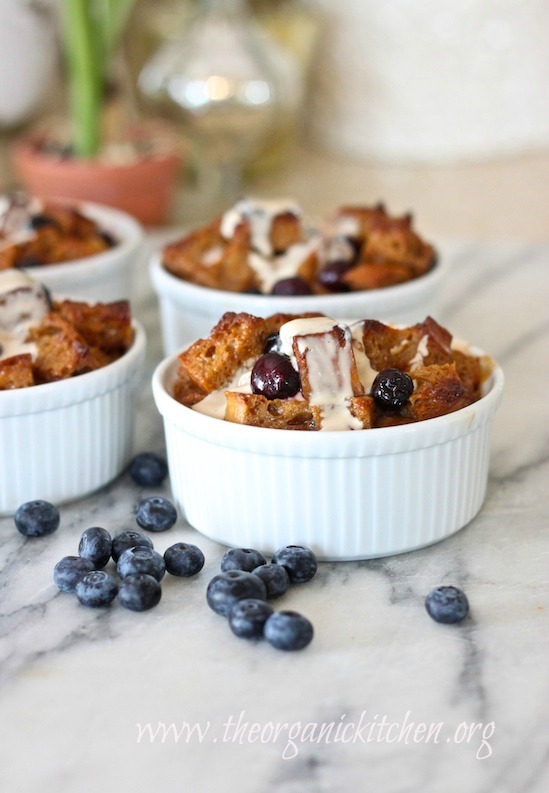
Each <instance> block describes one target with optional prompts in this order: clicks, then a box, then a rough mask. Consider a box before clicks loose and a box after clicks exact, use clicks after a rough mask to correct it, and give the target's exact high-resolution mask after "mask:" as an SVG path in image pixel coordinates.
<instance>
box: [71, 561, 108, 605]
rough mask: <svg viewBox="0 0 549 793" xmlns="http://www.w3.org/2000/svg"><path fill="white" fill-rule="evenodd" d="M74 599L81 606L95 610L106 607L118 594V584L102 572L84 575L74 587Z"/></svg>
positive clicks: (97, 571)
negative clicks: (75, 598) (76, 599)
mask: <svg viewBox="0 0 549 793" xmlns="http://www.w3.org/2000/svg"><path fill="white" fill-rule="evenodd" d="M75 592H76V597H77V598H78V600H79V601H80V603H82V605H83V606H90V607H91V608H97V607H99V606H108V605H109V604H110V603H112V601H113V600H114V598H115V597H116V593H117V592H118V584H117V583H116V581H115V579H114V578H113V577H112V575H109V573H106V572H105V571H104V570H93V571H92V572H91V573H86V575H85V576H83V577H82V578H81V579H80V581H78V583H77V584H76V587H75Z"/></svg>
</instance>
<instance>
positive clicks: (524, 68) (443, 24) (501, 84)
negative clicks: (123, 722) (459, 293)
mask: <svg viewBox="0 0 549 793" xmlns="http://www.w3.org/2000/svg"><path fill="white" fill-rule="evenodd" d="M56 4H57V3H56V0H33V1H32V2H27V0H4V2H3V3H2V5H1V7H0V126H1V130H2V160H1V163H0V167H1V170H0V188H1V189H3V190H5V189H8V188H10V187H12V186H13V184H14V177H13V173H12V171H11V168H10V162H9V158H8V155H7V152H8V149H9V146H10V144H11V143H12V142H13V141H14V140H15V139H18V138H19V137H20V136H22V135H25V134H26V133H27V132H28V131H29V129H32V128H34V126H35V125H36V124H37V123H43V122H44V119H49V118H50V117H51V116H63V113H64V110H65V107H66V90H65V74H64V71H63V65H62V56H61V53H60V45H59V36H58V29H57V24H56V20H55V16H54V15H55V6H56ZM212 6H213V7H214V9H215V10H217V12H221V13H225V14H226V13H227V12H228V11H230V12H231V13H236V14H238V15H240V16H239V24H241V25H242V26H243V28H242V29H243V30H244V32H245V33H246V34H248V26H249V25H253V26H254V30H255V31H256V32H257V30H258V29H259V30H260V31H261V35H263V36H267V37H268V38H269V40H270V42H271V44H272V43H273V42H274V46H275V47H278V48H279V50H280V51H281V52H283V53H284V57H286V59H287V60H286V66H285V67H284V68H286V71H284V68H281V69H279V73H278V79H279V81H280V85H279V88H278V93H277V95H276V98H275V100H274V106H275V112H274V115H272V116H271V122H270V123H269V124H268V129H267V130H266V131H265V130H264V131H263V132H262V133H261V135H259V136H258V140H257V141H255V142H254V144H253V145H248V143H246V144H243V145H241V146H240V149H239V148H238V147H236V149H234V153H233V155H231V156H232V158H233V160H234V159H238V160H239V162H240V164H241V168H242V169H243V171H244V176H243V182H242V183H241V185H239V186H238V190H239V191H240V192H247V193H255V194H259V195H273V196H274V195H281V194H284V195H292V196H295V197H296V198H297V199H298V200H299V201H300V202H301V203H302V204H303V206H304V207H305V210H306V212H308V213H309V214H310V215H312V216H314V215H318V214H320V213H324V212H326V211H329V210H330V209H332V208H334V207H335V206H336V205H337V204H338V203H342V202H345V203H352V202H355V203H359V202H363V203H368V202H372V201H377V200H379V199H383V200H385V201H386V202H387V204H388V206H389V208H390V210H391V211H394V212H401V211H407V210H412V211H413V212H414V213H415V214H416V217H417V221H418V224H419V228H420V229H421V230H422V231H423V232H424V233H425V234H427V235H430V236H431V237H433V236H435V237H440V236H442V237H477V238H478V237H484V238H494V237H500V238H519V239H523V238H527V239H547V238H548V236H549V230H548V229H549V223H547V220H548V218H547V210H546V206H547V192H548V190H549V187H548V184H549V91H547V85H549V47H548V46H547V30H549V4H547V3H546V2H544V0H460V1H459V2H453V3H449V2H440V1H439V0H417V2H414V3H410V2H408V0H392V2H390V3H379V2H375V0H340V1H339V2H338V3H337V5H335V4H333V3H331V2H328V0H310V1H309V2H307V1H306V0H242V2H237V0H230V2H229V0H225V2H223V1H222V0H221V2H220V1H219V0H218V2H215V1H214V2H212V0H209V2H205V3H201V2H198V1H197V0H137V2H136V3H135V6H134V9H133V13H132V16H131V18H130V22H129V26H128V30H127V32H126V36H125V41H124V48H123V54H124V60H125V64H126V67H127V72H126V76H127V78H128V79H127V80H126V82H125V84H124V85H125V91H126V93H130V94H131V96H129V97H128V96H126V97H124V105H125V107H126V108H128V107H131V108H132V111H131V112H137V113H138V114H139V115H140V116H142V117H151V116H153V117H154V116H163V117H168V118H169V120H170V123H172V124H173V128H174V130H175V131H176V133H177V135H178V136H179V138H180V139H181V140H183V141H184V142H185V146H186V157H185V164H184V167H183V168H182V171H181V179H180V190H179V192H178V196H177V201H176V203H175V205H174V208H173V213H172V217H171V222H172V223H173V224H175V225H177V226H181V225H188V224H189V223H192V222H196V221H198V220H204V219H206V217H207V216H208V215H209V214H210V215H211V214H212V213H213V212H214V211H217V210H218V209H219V201H217V202H216V201H214V200H213V199H214V196H213V195H212V196H211V198H212V201H211V204H209V203H208V195H207V194H206V196H205V200H200V201H199V200H198V199H197V189H198V188H197V178H196V175H197V172H199V171H200V169H201V168H202V166H203V165H205V164H208V160H211V161H212V162H213V154H212V152H213V151H214V149H215V145H209V146H208V147H206V148H205V149H204V148H202V150H199V151H198V156H194V155H196V151H195V149H196V146H194V145H193V140H192V130H191V133H189V129H190V127H189V124H188V118H186V119H183V117H182V114H181V113H180V112H179V109H178V108H175V110H174V108H173V107H172V112H167V110H166V104H165V103H164V105H163V106H161V105H159V104H155V103H152V102H150V101H149V99H148V98H147V97H145V96H144V95H143V92H142V91H141V90H140V89H139V87H138V79H139V74H140V72H141V71H142V69H143V67H144V66H145V65H146V64H147V63H148V62H150V60H151V58H152V57H153V56H154V55H155V53H158V51H159V49H162V48H163V47H165V46H166V45H167V44H170V43H172V44H173V42H175V46H176V47H177V46H181V47H183V46H184V44H185V37H186V36H188V35H189V30H191V27H190V26H191V20H192V19H193V18H194V17H195V16H196V14H197V13H198V14H204V13H205V10H206V9H207V8H208V7H209V8H210V9H211V7H212ZM191 35H195V34H191ZM254 35H256V33H254ZM271 44H269V45H268V46H271ZM228 46H229V45H228V44H227V47H228ZM265 46H266V47H267V44H266V45H265ZM210 54H211V53H210ZM218 55H219V58H218V61H220V62H221V63H222V64H223V63H224V64H225V65H226V68H228V64H229V63H231V62H232V60H234V59H235V58H238V52H236V53H235V51H234V48H233V50H232V51H231V50H230V49H229V48H228V49H227V51H226V52H220V53H218ZM208 57H210V56H208ZM208 57H206V58H205V59H206V64H205V68H208V66H209V64H208V62H207V61H208ZM2 60H3V61H4V62H3V63H2ZM259 60H260V61H261V56H259ZM6 64H8V65H6ZM288 64H290V66H289V65H288ZM260 66H262V64H261V63H260ZM262 67H263V68H264V67H265V64H264V63H263V66H262ZM212 68H213V67H212ZM291 69H293V72H292V71H291ZM218 71H219V69H218ZM292 75H293V78H292ZM223 123H224V122H221V123H220V126H219V135H220V136H221V137H223ZM226 123H227V124H228V123H229V122H226ZM201 129H202V128H201ZM201 134H202V133H201ZM189 135H190V137H189ZM224 139H225V140H226V139H227V135H225V138H224ZM216 140H217V138H216ZM242 140H243V138H242ZM250 140H251V138H250ZM212 162H210V163H209V164H210V165H211V164H212ZM213 165H214V168H215V163H213ZM239 167H240V166H239ZM213 172H214V171H213V170H212V168H210V171H209V175H208V178H210V180H211V179H212V178H213V177H212V173H213ZM202 198H204V197H202ZM231 198H232V194H230V191H229V192H227V195H226V196H222V197H221V203H223V201H225V203H227V202H228V201H230V200H231Z"/></svg>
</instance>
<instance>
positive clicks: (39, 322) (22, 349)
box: [0, 269, 133, 390]
mask: <svg viewBox="0 0 549 793" xmlns="http://www.w3.org/2000/svg"><path fill="white" fill-rule="evenodd" d="M132 341H133V328H132V321H131V310H130V305H129V302H128V301H126V300H119V301H116V302H112V303H97V304H94V305H90V304H88V303H84V302H77V301H74V300H52V299H51V297H50V295H49V293H48V291H47V290H46V289H45V288H44V287H43V286H42V285H41V284H40V283H38V282H37V281H36V280H34V279H33V278H31V277H30V276H29V275H27V274H26V273H25V272H22V271H19V270H13V269H9V270H6V271H5V272H0V390H8V389H15V388H25V387H28V386H33V385H39V384H41V383H49V382H52V381H55V380H65V379H67V378H70V377H74V376H76V375H80V374H84V373H85V372H90V371H93V370H95V369H100V368H101V367H103V366H106V365H107V364H109V363H111V362H112V361H114V360H116V359H117V358H120V357H121V356H122V355H123V354H124V353H125V352H126V351H127V350H128V349H129V347H130V346H131V344H132Z"/></svg>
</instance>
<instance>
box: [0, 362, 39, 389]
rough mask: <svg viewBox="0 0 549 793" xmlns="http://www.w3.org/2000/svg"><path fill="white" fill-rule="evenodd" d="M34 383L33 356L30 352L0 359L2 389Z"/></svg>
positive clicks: (24, 386)
mask: <svg viewBox="0 0 549 793" xmlns="http://www.w3.org/2000/svg"><path fill="white" fill-rule="evenodd" d="M31 385H34V373H33V368H32V357H31V356H30V354H28V353H23V354H22V355H12V356H11V358H4V359H3V360H0V391H8V390H10V389H12V388H27V387H28V386H31Z"/></svg>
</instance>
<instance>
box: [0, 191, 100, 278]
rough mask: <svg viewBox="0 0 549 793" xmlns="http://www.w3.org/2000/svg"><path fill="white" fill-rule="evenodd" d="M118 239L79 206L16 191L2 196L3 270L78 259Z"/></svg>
mask: <svg viewBox="0 0 549 793" xmlns="http://www.w3.org/2000/svg"><path fill="white" fill-rule="evenodd" d="M115 244H116V240H115V239H114V238H113V237H112V236H111V235H110V234H109V233H108V232H107V231H105V230H104V229H101V228H100V227H99V225H98V224H97V223H96V222H95V220H92V219H91V218H89V217H87V216H86V215H84V214H83V213H82V212H80V211H79V210H78V209H77V208H76V207H73V206H65V205H63V204H60V203H59V204H58V203H43V202H42V201H39V200H38V199H36V198H32V199H31V198H29V197H27V196H26V195H24V194H20V193H14V194H13V195H12V196H10V197H9V198H7V197H2V198H0V271H2V270H6V269H8V268H11V267H21V268H28V267H40V266H43V265H49V264H59V263H62V262H69V261H75V260H79V259H83V258H87V257H88V256H93V255H95V254H98V253H103V252H104V251H106V250H109V249H110V248H112V247H113V246H114V245H115Z"/></svg>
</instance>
